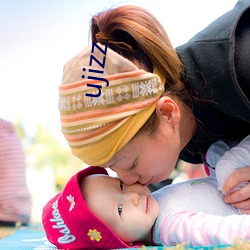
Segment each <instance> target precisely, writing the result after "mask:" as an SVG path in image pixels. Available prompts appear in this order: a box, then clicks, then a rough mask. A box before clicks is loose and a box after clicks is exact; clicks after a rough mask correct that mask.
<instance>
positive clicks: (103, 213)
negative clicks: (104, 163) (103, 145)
mask: <svg viewBox="0 0 250 250" xmlns="http://www.w3.org/2000/svg"><path fill="white" fill-rule="evenodd" d="M228 149H229V148H228V145H227V144H225V143H224V142H222V141H219V142H217V143H216V144H214V145H213V146H212V147H211V148H210V149H209V151H208V155H207V161H208V163H209V165H213V164H215V162H217V160H218V158H219V157H220V156H221V155H220V154H221V153H222V152H224V151H227V150H228ZM218 152H220V154H218ZM249 158H250V136H248V137H247V138H245V139H244V140H243V141H242V142H241V143H239V144H238V145H237V146H236V147H233V148H232V149H231V150H229V151H227V152H226V153H225V154H224V155H223V156H222V157H221V158H220V160H218V162H217V164H216V175H217V176H218V178H217V179H216V178H215V173H214V171H213V169H212V168H211V169H210V176H209V177H206V178H200V179H194V180H190V181H187V182H184V183H179V184H175V185H169V186H166V187H164V188H162V189H160V190H157V191H156V192H154V193H152V194H151V193H150V191H149V190H148V189H147V188H146V187H144V186H142V185H141V184H133V185H131V186H127V185H124V184H123V183H122V182H121V180H120V179H119V178H113V177H110V176H109V175H108V174H107V172H106V170H105V169H103V168H99V167H88V168H86V169H84V170H82V171H80V172H78V173H77V174H76V175H74V176H73V177H71V179H70V180H69V181H68V183H67V184H66V185H65V187H64V189H63V190H62V192H60V193H59V194H57V195H56V196H55V197H54V198H52V199H51V200H50V201H49V202H48V203H47V204H46V206H45V207H44V210H43V218H42V220H43V225H44V228H45V231H46V234H47V238H48V240H49V241H50V242H51V243H53V244H55V245H56V246H57V247H58V248H60V249H65V248H67V249H76V248H81V249H114V248H133V247H138V246H141V245H144V244H145V245H167V246H168V245H176V244H178V243H184V244H186V245H189V246H206V245H219V244H232V243H234V241H235V240H236V239H241V240H246V239H250V216H249V215H241V214H240V212H239V211H238V210H236V209H235V208H233V207H232V206H230V205H228V204H226V203H225V202H224V201H223V198H224V195H223V194H222V192H221V191H220V190H219V189H221V188H223V180H225V178H227V176H224V175H223V176H222V175H221V174H220V166H221V165H223V166H222V167H223V171H221V173H223V174H224V173H225V164H227V165H228V174H230V173H232V171H234V170H235V169H236V168H239V167H241V166H246V164H245V161H248V163H249ZM243 163H244V164H243ZM242 164H243V165H242ZM232 168H234V169H232ZM211 201H213V202H211Z"/></svg>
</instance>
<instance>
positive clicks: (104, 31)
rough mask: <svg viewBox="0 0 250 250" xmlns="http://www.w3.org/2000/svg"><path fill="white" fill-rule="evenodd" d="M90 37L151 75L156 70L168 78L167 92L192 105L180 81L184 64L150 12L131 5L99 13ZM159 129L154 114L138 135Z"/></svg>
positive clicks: (93, 20) (92, 25) (93, 21)
mask: <svg viewBox="0 0 250 250" xmlns="http://www.w3.org/2000/svg"><path fill="white" fill-rule="evenodd" d="M91 37H92V41H93V42H95V43H97V42H99V43H101V44H103V45H104V44H108V47H109V48H110V49H112V50H114V51H116V52H117V53H119V54H120V55H122V56H123V57H125V58H127V59H128V60H130V61H132V62H134V63H135V62H136V63H138V64H139V65H141V66H142V67H143V68H144V69H145V70H147V71H149V72H153V70H154V68H156V69H157V70H158V71H160V73H161V74H162V75H163V76H164V77H165V78H166V83H165V93H167V94H170V95H172V96H176V97H177V99H178V100H179V101H181V102H183V103H185V104H187V105H189V103H190V100H189V98H190V93H189V94H187V90H186V87H185V86H184V84H183V83H182V82H181V68H182V64H181V61H180V59H179V57H178V55H177V53H176V51H175V49H174V48H173V46H172V45H171V42H170V40H169V38H168V35H167V33H166V31H165V30H164V28H163V27H162V25H161V24H160V23H159V22H158V20H157V19H156V18H155V17H154V16H153V15H152V14H151V13H150V12H148V11H147V10H145V9H143V8H140V7H137V6H130V5H129V6H120V7H117V8H114V9H109V10H107V11H103V12H100V13H98V14H97V15H95V16H93V17H92V20H91ZM157 128H158V119H157V115H156V112H154V113H153V114H152V115H151V117H150V118H149V119H148V121H147V122H146V123H145V124H144V126H143V127H142V128H141V130H140V131H139V132H138V133H148V134H152V133H153V132H154V131H156V130H157ZM138 133H137V134H138Z"/></svg>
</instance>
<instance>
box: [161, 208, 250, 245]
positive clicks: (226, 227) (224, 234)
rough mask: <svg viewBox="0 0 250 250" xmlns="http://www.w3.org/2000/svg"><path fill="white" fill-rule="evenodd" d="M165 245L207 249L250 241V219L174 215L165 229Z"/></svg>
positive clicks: (163, 238) (163, 242)
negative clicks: (180, 244)
mask: <svg viewBox="0 0 250 250" xmlns="http://www.w3.org/2000/svg"><path fill="white" fill-rule="evenodd" d="M160 234H161V244H163V245H167V246H169V245H176V244H179V243H184V244H186V245H189V246H206V245H219V244H233V243H234V242H235V240H249V239H250V215H228V216H215V215H211V214H206V213H203V212H190V211H173V212H171V213H169V214H168V215H167V216H166V218H165V219H164V220H163V222H162V225H161V232H160Z"/></svg>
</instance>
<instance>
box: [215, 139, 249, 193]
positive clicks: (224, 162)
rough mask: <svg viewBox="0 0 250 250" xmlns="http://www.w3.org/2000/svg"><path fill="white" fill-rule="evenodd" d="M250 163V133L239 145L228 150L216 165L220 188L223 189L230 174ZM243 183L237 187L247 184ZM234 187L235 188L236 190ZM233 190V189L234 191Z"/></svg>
mask: <svg viewBox="0 0 250 250" xmlns="http://www.w3.org/2000/svg"><path fill="white" fill-rule="evenodd" d="M249 165H250V135H249V136H247V137H246V138H245V139H244V140H242V141H241V142H240V143H239V144H238V145H237V146H235V147H233V148H231V149H230V150H229V151H227V152H226V153H225V154H224V155H223V156H222V157H221V158H220V159H219V160H218V162H217V164H216V167H215V172H216V178H217V181H218V189H219V190H220V191H222V188H223V185H224V183H225V181H226V180H227V178H228V177H229V175H231V174H232V173H233V172H234V171H235V170H237V169H239V168H244V167H247V166H249ZM245 185H246V183H241V185H238V186H237V188H236V189H239V188H241V187H243V186H245ZM236 189H234V190H236ZM234 190H233V191H234Z"/></svg>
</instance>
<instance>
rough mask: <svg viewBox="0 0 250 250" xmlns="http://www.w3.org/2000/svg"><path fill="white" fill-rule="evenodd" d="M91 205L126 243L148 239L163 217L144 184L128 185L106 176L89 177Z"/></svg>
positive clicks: (88, 187)
mask: <svg viewBox="0 0 250 250" xmlns="http://www.w3.org/2000/svg"><path fill="white" fill-rule="evenodd" d="M85 188H86V190H87V193H88V206H89V208H90V209H91V211H92V212H93V213H94V214H95V215H96V216H97V217H99V218H100V219H101V220H102V221H103V222H104V223H105V224H106V225H108V226H109V227H110V228H111V229H112V230H113V231H114V232H115V233H116V234H117V235H118V237H120V239H121V240H123V241H124V242H126V243H130V242H134V241H139V240H144V239H145V236H146V235H147V234H148V233H149V231H150V229H151V227H152V226H153V224H154V222H155V219H156V218H157V216H158V214H159V209H160V207H159V203H158V202H157V201H156V200H155V199H154V198H153V197H152V196H151V195H150V191H149V190H148V189H147V188H146V187H144V186H142V185H141V184H138V183H136V184H133V185H131V186H127V185H125V184H123V183H122V182H121V181H120V179H118V178H113V177H109V176H105V175H91V176H88V177H86V178H85Z"/></svg>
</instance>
